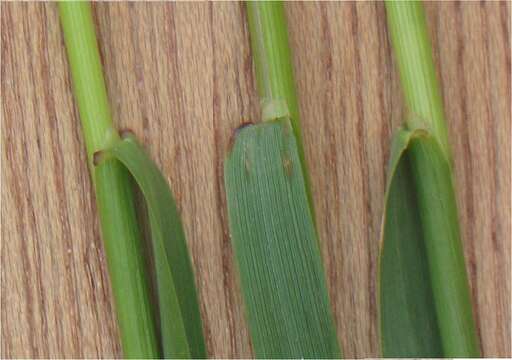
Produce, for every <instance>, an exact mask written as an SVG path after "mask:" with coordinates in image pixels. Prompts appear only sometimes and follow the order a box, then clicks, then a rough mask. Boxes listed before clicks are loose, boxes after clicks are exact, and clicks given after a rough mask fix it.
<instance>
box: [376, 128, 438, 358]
mask: <svg viewBox="0 0 512 360" xmlns="http://www.w3.org/2000/svg"><path fill="white" fill-rule="evenodd" d="M418 134H419V131H416V132H412V131H407V130H403V129H400V130H399V131H398V132H397V133H396V134H395V136H394V138H393V144H392V146H391V158H390V163H389V168H388V171H389V180H388V185H387V190H386V196H385V209H384V211H385V212H384V219H383V224H382V226H383V229H382V230H383V231H382V234H383V235H382V236H383V238H382V245H381V253H380V258H379V270H380V273H379V302H380V309H379V311H380V315H381V316H380V341H381V348H382V355H383V356H384V357H417V356H419V357H441V356H442V345H441V338H440V334H439V329H438V324H437V317H436V311H435V305H434V300H433V295H432V286H431V279H430V272H429V269H428V263H427V259H426V249H425V243H424V238H423V233H422V225H421V218H420V214H419V212H418V211H417V209H418V204H417V199H416V193H415V185H414V179H413V178H412V173H411V169H410V164H409V159H408V154H407V150H408V147H409V144H410V141H411V139H412V138H413V137H414V136H418Z"/></svg>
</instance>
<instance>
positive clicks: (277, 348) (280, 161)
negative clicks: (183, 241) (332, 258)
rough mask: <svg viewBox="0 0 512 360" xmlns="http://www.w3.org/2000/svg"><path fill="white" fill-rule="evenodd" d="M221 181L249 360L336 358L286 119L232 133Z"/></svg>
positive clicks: (322, 279)
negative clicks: (250, 352)
mask: <svg viewBox="0 0 512 360" xmlns="http://www.w3.org/2000/svg"><path fill="white" fill-rule="evenodd" d="M224 176H225V188H226V195H227V203H228V216H229V225H230V230H231V241H232V244H233V248H234V251H235V258H236V261H237V264H238V270H239V275H240V281H241V288H242V293H243V297H244V302H245V310H246V316H247V320H248V324H249V329H250V333H251V339H252V344H253V348H254V352H255V355H256V356H257V357H262V358H276V357H277V358H335V357H340V356H341V353H340V349H339V345H338V341H337V336H336V328H335V324H334V320H333V317H332V313H331V309H330V303H329V297H328V293H327V287H326V281H325V276H324V271H323V266H322V259H321V256H320V250H319V248H318V244H317V237H316V231H315V227H314V223H313V219H312V214H311V211H310V209H309V204H308V198H307V193H306V187H305V182H304V178H303V176H302V170H301V164H300V157H299V153H298V150H297V143H296V140H295V136H294V135H293V131H292V128H291V126H290V121H289V119H288V118H281V119H278V120H274V121H269V122H265V123H261V124H258V125H249V126H245V127H244V128H242V129H240V130H239V131H238V132H237V135H236V139H235V142H234V144H233V148H232V150H231V152H230V154H229V155H228V157H227V159H226V162H225V172H224Z"/></svg>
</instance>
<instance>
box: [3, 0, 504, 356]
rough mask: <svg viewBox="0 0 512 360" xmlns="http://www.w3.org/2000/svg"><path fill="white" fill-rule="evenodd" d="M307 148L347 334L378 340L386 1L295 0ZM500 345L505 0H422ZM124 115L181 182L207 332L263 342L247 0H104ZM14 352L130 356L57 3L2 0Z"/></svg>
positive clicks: (482, 309)
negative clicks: (241, 256) (256, 327)
mask: <svg viewBox="0 0 512 360" xmlns="http://www.w3.org/2000/svg"><path fill="white" fill-rule="evenodd" d="M286 7H287V15H288V20H289V32H290V41H291V45H292V48H293V50H294V65H295V74H296V80H297V88H298V93H299V99H300V110H301V113H302V125H303V129H304V130H303V132H304V140H305V149H306V157H307V161H308V163H309V167H310V169H311V173H312V187H313V194H314V201H315V206H316V213H317V217H318V226H319V231H320V237H321V243H322V252H323V256H324V259H325V266H326V272H327V275H328V283H329V288H330V295H331V300H332V305H333V308H334V312H335V316H336V324H337V327H338V332H339V334H338V335H339V338H340V341H341V342H342V344H343V347H344V350H345V355H346V356H347V357H370V356H377V355H378V333H377V327H376V324H377V314H376V312H377V304H376V301H375V291H376V264H377V254H378V242H379V229H380V221H381V220H380V218H381V215H382V208H383V194H384V186H385V175H386V162H387V157H388V153H389V145H390V136H391V133H392V130H393V129H394V128H395V127H397V126H398V125H399V124H400V122H401V114H402V99H401V95H400V88H399V83H398V78H397V73H396V70H395V68H394V64H393V58H392V52H391V49H390V45H389V42H388V37H387V32H386V22H385V21H386V19H385V11H384V7H383V4H381V3H371V2H364V3H358V4H354V3H293V4H292V3H289V4H287V5H286ZM426 7H427V14H428V22H429V26H430V30H431V36H432V41H433V47H434V54H435V59H436V62H437V65H438V70H439V76H440V79H441V83H442V88H443V95H444V100H445V105H446V113H447V118H448V120H449V132H450V140H451V142H452V145H453V150H454V156H455V159H454V163H455V172H456V182H457V185H458V186H457V193H458V194H457V195H458V200H459V209H460V218H461V222H462V228H463V240H464V249H465V253H466V260H467V267H468V271H469V275H470V281H471V288H472V293H473V300H474V310H475V312H476V315H477V319H478V331H479V335H480V337H481V342H482V348H483V352H484V355H485V356H507V357H510V356H512V352H511V343H510V339H511V331H510V316H511V312H510V309H511V301H510V294H511V288H510V281H511V278H510V274H511V261H510V254H511V243H510V239H511V211H510V198H511V191H510V174H511V167H510V164H511V156H510V153H511V145H510V144H511V141H510V131H511V128H510V124H511V121H510V120H511V112H510V99H511V82H510V76H511V72H510V67H511V63H510V3H508V2H503V3H497V2H482V3H430V2H429V3H427V4H426ZM94 12H95V17H96V22H97V31H98V37H99V41H100V47H101V53H102V59H103V63H104V70H105V74H106V81H107V88H108V91H109V96H110V101H111V105H112V111H113V117H114V121H115V123H116V124H117V125H118V127H119V128H126V127H127V128H131V129H132V130H134V131H135V133H136V134H137V135H138V136H139V137H140V139H141V140H142V141H143V142H144V144H145V145H146V147H147V149H148V151H149V152H150V154H151V155H152V157H153V158H154V159H155V160H156V161H157V163H158V164H159V165H160V167H161V169H162V170H163V171H164V173H165V175H166V176H167V178H168V180H169V182H170V183H171V184H172V188H173V191H174V193H175V194H176V197H177V201H178V204H179V206H180V209H181V212H182V216H183V221H184V225H185V232H186V234H187V237H188V241H189V245H190V249H191V252H192V256H193V263H194V267H195V271H196V274H197V283H198V286H199V292H200V296H201V311H202V315H203V318H204V327H205V333H206V337H207V346H208V351H209V354H210V355H211V356H214V357H250V356H251V354H252V353H251V347H250V342H249V339H248V331H247V327H246V324H245V321H244V318H243V312H242V311H243V309H242V303H241V296H240V292H239V288H238V285H237V280H236V274H235V269H234V266H233V259H232V249H231V246H230V242H229V236H228V228H227V223H226V210H225V209H226V206H225V205H226V204H225V198H224V190H223V179H222V172H223V171H222V169H223V164H222V162H223V159H224V156H225V152H226V148H227V145H228V141H229V137H230V134H231V132H232V131H233V129H234V128H236V127H237V126H238V125H239V124H240V123H241V122H243V121H244V120H258V119H259V108H258V98H257V94H256V91H255V82H254V75H253V69H252V60H251V52H250V47H249V35H248V29H247V25H246V20H245V10H244V7H243V5H242V4H239V3H214V4H210V3H177V4H175V3H153V4H142V3H136V4H134V3H129V4H128V3H99V4H95V5H94ZM1 26H2V32H1V54H2V60H3V61H2V64H1V82H2V128H1V129H2V137H1V139H2V147H1V149H2V150H1V159H2V167H1V169H2V177H1V179H2V205H1V218H2V230H1V231H2V232H1V233H2V242H1V263H2V264H1V291H2V296H1V306H2V308H1V347H2V349H1V354H0V355H1V357H2V358H11V357H119V356H121V350H120V346H119V343H118V334H117V328H116V323H115V318H114V309H113V308H112V303H111V292H110V285H109V279H108V273H107V271H106V262H105V257H104V254H103V248H102V242H101V238H100V233H99V226H98V225H99V224H98V220H97V217H96V208H95V204H94V198H93V195H92V188H91V182H90V179H89V174H88V170H87V166H86V157H85V147H84V142H83V138H82V135H81V129H80V122H79V118H78V112H77V109H76V105H75V103H74V100H73V96H72V91H71V84H70V77H69V72H68V67H67V66H68V65H67V60H66V56H65V49H64V45H63V39H62V35H61V29H60V26H59V19H58V13H57V6H56V5H55V4H49V3H46V4H43V3H2V4H1Z"/></svg>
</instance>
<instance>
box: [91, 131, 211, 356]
mask: <svg viewBox="0 0 512 360" xmlns="http://www.w3.org/2000/svg"><path fill="white" fill-rule="evenodd" d="M98 154H99V155H100V156H105V157H109V156H112V157H114V158H116V159H117V160H119V161H120V162H121V163H122V164H123V165H124V166H125V167H126V168H127V169H128V171H129V172H130V173H131V175H132V176H133V177H134V179H135V181H136V183H137V185H138V186H139V187H140V189H141V191H142V194H143V195H144V198H145V200H146V203H147V208H148V215H149V220H150V226H151V238H152V243H153V253H154V257H155V266H156V277H157V289H158V301H159V314H160V324H161V336H162V339H161V343H162V348H163V355H164V357H165V358H205V357H206V346H205V342H204V336H203V330H202V322H201V316H200V311H199V301H198V297H197V293H196V288H195V282H194V273H193V269H192V264H191V261H190V257H189V253H188V249H187V244H186V240H185V234H184V232H183V226H182V224H181V220H180V216H179V213H178V209H177V207H176V204H175V201H174V198H173V196H172V193H171V191H170V189H169V186H168V184H167V181H166V180H165V178H164V177H163V176H162V174H161V172H160V171H159V170H158V168H157V166H156V165H155V164H154V163H153V162H152V161H151V159H150V158H149V156H147V154H146V153H145V151H144V149H143V148H142V146H140V145H139V144H138V143H137V142H136V140H135V138H134V137H133V136H128V137H126V138H124V139H123V140H120V141H118V142H117V143H116V144H114V146H112V147H111V148H109V149H107V150H105V151H102V152H101V153H98Z"/></svg>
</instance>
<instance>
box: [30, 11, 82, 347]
mask: <svg viewBox="0 0 512 360" xmlns="http://www.w3.org/2000/svg"><path fill="white" fill-rule="evenodd" d="M38 7H40V8H41V10H42V14H41V15H42V16H41V17H42V19H41V21H40V24H41V27H42V29H41V30H40V34H42V41H40V42H39V53H40V54H42V56H40V58H41V64H40V69H39V71H40V75H41V78H42V82H43V83H44V84H51V79H50V76H49V74H50V66H49V60H48V57H49V55H48V52H47V48H46V47H45V46H44V44H47V43H48V36H47V34H48V26H47V21H46V19H47V16H46V15H47V14H46V10H45V7H44V5H43V4H38ZM43 100H44V106H45V110H46V113H47V114H48V120H49V123H50V124H49V126H50V129H51V131H50V137H51V139H52V144H53V145H54V146H52V155H53V159H54V163H53V165H54V166H55V170H54V172H55V177H54V178H55V184H54V185H55V193H56V195H57V197H58V202H59V206H58V210H59V217H60V222H61V224H62V226H61V227H60V229H61V239H62V240H63V242H64V244H65V245H64V250H65V251H67V250H66V249H72V247H73V244H72V242H71V237H70V236H68V234H71V226H70V223H69V218H68V217H67V214H66V213H67V203H68V196H67V189H66V186H65V184H64V182H65V181H66V174H65V172H64V165H63V162H64V160H63V153H64V152H65V149H64V147H63V146H62V142H61V140H60V136H59V131H58V128H56V126H55V124H56V122H57V113H56V110H55V102H54V99H53V96H50V94H48V93H44V94H43ZM41 120H42V121H44V119H41ZM47 196H48V193H45V197H47ZM46 202H48V200H46ZM64 262H65V269H66V270H67V273H68V274H69V275H70V276H64V278H65V280H66V283H67V289H68V296H69V298H70V299H74V301H73V309H72V311H73V313H74V314H75V315H76V316H78V318H77V320H76V322H77V324H78V326H77V327H73V328H72V333H71V339H72V342H73V346H74V349H75V351H76V353H75V354H73V356H75V357H83V353H82V351H81V349H82V346H81V344H80V342H81V339H80V337H79V336H78V334H79V333H80V330H81V329H80V327H81V319H80V308H79V299H80V292H79V291H77V288H76V285H75V284H76V268H75V267H74V266H73V264H72V263H71V261H70V259H69V256H64ZM54 301H55V308H56V309H58V308H59V303H58V299H57V298H56V299H55V300H54ZM59 319H60V317H57V329H58V330H60V336H59V335H58V336H57V340H58V341H60V342H62V341H63V339H64V338H65V337H66V334H64V330H63V326H62V322H61V321H59ZM59 346H60V347H63V344H62V343H61V344H59Z"/></svg>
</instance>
